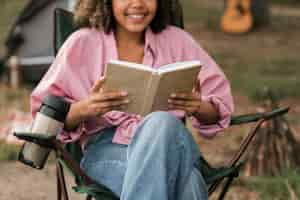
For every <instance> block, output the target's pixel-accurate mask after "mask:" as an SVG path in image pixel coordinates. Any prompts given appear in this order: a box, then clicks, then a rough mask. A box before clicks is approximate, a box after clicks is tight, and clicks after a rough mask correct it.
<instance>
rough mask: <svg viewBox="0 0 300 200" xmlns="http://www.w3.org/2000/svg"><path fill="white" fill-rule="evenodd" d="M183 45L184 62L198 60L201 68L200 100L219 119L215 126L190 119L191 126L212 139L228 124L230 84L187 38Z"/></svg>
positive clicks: (231, 104)
mask: <svg viewBox="0 0 300 200" xmlns="http://www.w3.org/2000/svg"><path fill="white" fill-rule="evenodd" d="M185 42H186V43H185V44H184V48H183V49H184V56H185V58H184V59H185V60H200V62H201V63H202V68H201V70H200V73H199V76H198V79H199V84H200V88H201V97H200V98H201V100H202V101H206V102H210V103H211V104H212V105H214V107H215V108H216V109H217V110H218V112H219V116H220V119H219V121H218V122H217V123H216V124H212V125H206V124H203V123H201V122H200V121H199V120H197V119H196V118H195V117H192V125H193V127H194V128H196V129H197V130H199V133H200V134H201V135H202V136H203V137H205V138H212V137H214V136H215V135H216V134H217V133H219V132H221V131H222V130H224V129H225V128H227V127H228V126H229V124H230V119H231V115H232V113H233V111H234V104H233V98H232V94H231V88H230V83H229V81H228V80H227V78H226V76H225V75H224V73H223V72H222V70H221V69H220V67H219V66H218V65H217V64H216V63H215V61H214V60H213V59H212V58H211V57H210V56H209V55H208V54H207V53H206V51H205V50H204V49H203V48H202V47H201V46H199V44H198V43H197V42H196V41H194V40H193V39H192V37H190V36H189V37H188V38H187V40H185Z"/></svg>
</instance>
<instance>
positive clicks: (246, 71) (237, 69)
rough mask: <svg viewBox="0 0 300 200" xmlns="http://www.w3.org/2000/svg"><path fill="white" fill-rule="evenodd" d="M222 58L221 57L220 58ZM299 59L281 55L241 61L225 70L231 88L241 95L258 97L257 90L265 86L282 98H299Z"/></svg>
mask: <svg viewBox="0 0 300 200" xmlns="http://www.w3.org/2000/svg"><path fill="white" fill-rule="evenodd" d="M220 60H222V59H220ZM299 65H300V59H299V58H298V57H281V58H277V57H275V58H272V59H270V60H261V61H257V60H256V61H253V62H252V63H244V62H242V61H240V62H238V63H236V64H234V65H232V66H231V68H230V69H228V70H226V74H227V76H228V77H229V79H230V81H231V84H232V86H233V90H235V91H238V92H239V93H241V94H243V95H247V96H249V97H251V98H252V99H253V100H255V99H258V98H257V97H258V96H257V94H258V92H259V91H260V90H261V89H262V88H264V87H265V86H267V87H269V88H271V89H273V90H274V91H277V93H279V96H280V97H281V98H282V99H283V98H287V97H292V98H300V90H299V85H300V79H299V78H298V77H300V70H299V68H298V66H299Z"/></svg>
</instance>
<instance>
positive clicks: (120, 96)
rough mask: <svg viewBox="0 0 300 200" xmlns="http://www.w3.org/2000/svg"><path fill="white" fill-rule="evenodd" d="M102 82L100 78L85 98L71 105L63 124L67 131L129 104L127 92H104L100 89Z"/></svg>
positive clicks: (103, 80)
mask: <svg viewBox="0 0 300 200" xmlns="http://www.w3.org/2000/svg"><path fill="white" fill-rule="evenodd" d="M104 82H105V78H104V77H102V78H100V79H99V80H98V81H96V83H95V84H94V86H93V87H92V89H91V92H90V94H89V96H88V97H87V98H85V99H83V100H81V101H78V102H76V103H73V104H72V105H71V108H70V111H69V113H68V116H67V120H66V123H65V127H66V128H67V130H70V129H73V128H75V127H76V126H77V125H78V124H79V123H80V122H82V121H84V120H86V119H89V118H92V117H97V116H101V115H103V114H105V113H107V112H109V111H112V110H121V109H122V108H123V107H124V106H126V105H127V104H128V103H129V99H128V94H127V92H125V91H104V90H103V89H102V86H103V83H104Z"/></svg>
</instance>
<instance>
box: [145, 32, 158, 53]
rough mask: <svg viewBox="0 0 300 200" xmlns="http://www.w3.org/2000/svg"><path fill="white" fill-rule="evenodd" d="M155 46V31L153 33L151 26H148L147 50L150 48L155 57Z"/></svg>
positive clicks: (146, 35) (146, 36)
mask: <svg viewBox="0 0 300 200" xmlns="http://www.w3.org/2000/svg"><path fill="white" fill-rule="evenodd" d="M155 48H156V35H155V33H153V31H152V29H151V27H148V28H147V29H146V33H145V52H147V51H148V50H150V51H151V53H152V55H153V57H154V56H155Z"/></svg>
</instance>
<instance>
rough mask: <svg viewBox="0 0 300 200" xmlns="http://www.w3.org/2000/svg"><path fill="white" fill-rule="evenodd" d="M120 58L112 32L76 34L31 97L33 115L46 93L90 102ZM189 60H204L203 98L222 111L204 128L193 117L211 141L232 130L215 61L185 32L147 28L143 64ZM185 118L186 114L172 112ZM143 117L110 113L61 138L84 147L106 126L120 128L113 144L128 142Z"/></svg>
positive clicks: (225, 87) (229, 104)
mask: <svg viewBox="0 0 300 200" xmlns="http://www.w3.org/2000/svg"><path fill="white" fill-rule="evenodd" d="M112 59H115V60H116V59H118V52H117V47H116V41H115V37H114V34H113V33H110V34H105V33H104V32H103V31H99V30H96V29H89V28H84V29H80V30H78V31H76V32H75V33H73V34H72V35H71V36H70V37H69V38H68V39H67V41H66V42H65V43H64V45H63V46H62V47H61V49H60V51H59V53H58V55H57V57H56V59H55V61H54V62H53V64H52V65H51V67H50V68H49V70H48V72H47V73H46V74H45V76H44V77H43V79H42V80H41V82H40V83H39V84H38V86H37V87H36V88H35V89H34V91H33V92H32V95H31V111H32V115H33V116H35V113H36V112H37V110H38V108H39V106H40V104H41V100H42V98H43V97H44V96H45V95H49V94H54V95H59V96H64V97H65V98H66V99H67V100H69V101H71V102H76V101H80V100H82V99H84V98H86V97H87V96H88V94H89V91H90V90H91V87H92V86H93V84H94V83H95V81H96V80H97V79H99V77H100V76H101V75H102V74H103V72H104V67H105V65H106V63H107V62H108V61H109V60H112ZM188 60H200V62H201V63H202V65H203V67H202V69H201V71H200V72H199V80H200V83H199V84H200V87H201V98H202V100H203V101H209V102H211V103H212V104H213V105H214V106H215V107H216V108H217V109H218V111H219V114H220V120H219V121H218V122H217V123H216V124H213V125H205V124H202V123H201V122H199V121H198V120H197V119H196V118H193V120H192V121H193V123H192V124H193V126H194V127H195V128H196V129H197V130H199V133H200V134H201V135H202V136H204V137H206V138H212V137H213V136H215V135H216V134H217V133H218V132H220V131H221V130H223V129H224V128H226V127H228V125H229V123H230V116H231V114H232V112H233V99H232V96H231V91H230V85H229V82H228V81H227V79H226V77H225V75H224V74H223V72H222V71H221V70H220V68H219V67H218V65H217V64H216V63H215V62H214V60H213V59H212V58H211V57H210V56H209V55H208V54H207V53H206V52H205V51H204V50H203V49H202V48H201V47H200V46H199V45H198V44H197V42H196V41H194V39H193V38H192V37H191V36H190V35H189V34H188V33H187V32H185V31H184V30H182V29H179V28H177V27H174V26H168V27H167V28H166V29H165V30H164V31H162V32H161V33H159V34H154V33H153V32H152V31H151V29H150V28H148V29H147V30H146V35H145V49H144V58H143V64H145V65H149V66H151V67H153V68H159V67H160V66H162V65H165V64H169V63H173V62H179V61H188ZM170 112H171V113H172V114H174V115H175V116H176V117H178V118H183V117H184V115H185V113H184V112H183V111H170ZM141 120H142V117H140V116H137V115H134V114H130V113H124V112H120V111H111V112H108V113H106V114H104V115H102V116H101V117H99V118H94V119H91V120H88V121H85V122H82V123H81V124H80V125H79V127H78V128H77V130H75V131H73V132H66V131H63V132H62V133H61V134H60V135H59V136H58V138H59V139H60V140H61V141H62V142H64V143H67V142H72V141H76V140H80V141H81V143H82V144H84V143H85V142H86V141H87V140H88V138H89V136H91V135H93V134H94V133H96V132H99V130H101V129H104V128H107V127H113V126H114V127H117V128H116V133H115V135H114V138H113V142H114V143H119V144H128V143H129V142H130V139H131V138H132V136H133V133H134V130H135V129H136V127H137V125H138V124H139V122H140V121H141Z"/></svg>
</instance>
